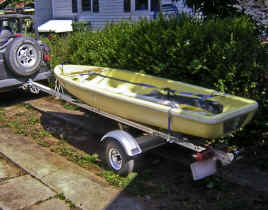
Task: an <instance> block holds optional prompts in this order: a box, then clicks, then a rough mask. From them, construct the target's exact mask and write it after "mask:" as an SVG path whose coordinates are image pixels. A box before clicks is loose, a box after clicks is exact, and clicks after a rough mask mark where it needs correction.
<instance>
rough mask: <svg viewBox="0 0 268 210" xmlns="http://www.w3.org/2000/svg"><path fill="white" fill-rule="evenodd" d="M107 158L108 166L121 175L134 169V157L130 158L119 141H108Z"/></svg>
mask: <svg viewBox="0 0 268 210" xmlns="http://www.w3.org/2000/svg"><path fill="white" fill-rule="evenodd" d="M105 159H106V163H107V164H108V167H109V168H110V169H111V170H113V171H114V172H116V173H117V174H119V175H121V176H127V175H128V174H129V173H131V172H132V171H133V169H134V159H130V158H129V156H128V155H127V154H126V152H125V151H124V149H123V147H122V146H121V145H120V143H119V142H118V141H115V140H112V139H109V140H108V141H107V142H106V144H105Z"/></svg>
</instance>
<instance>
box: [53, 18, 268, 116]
mask: <svg viewBox="0 0 268 210" xmlns="http://www.w3.org/2000/svg"><path fill="white" fill-rule="evenodd" d="M258 35H259V32H258V30H257V28H256V25H255V24H254V23H253V22H252V20H251V19H250V18H248V17H236V18H225V19H213V20H207V21H205V22H202V21H199V20H197V19H194V18H189V17H187V16H184V15H182V16H181V17H180V18H175V17H174V18H172V17H171V18H169V19H165V18H163V17H161V16H160V17H159V18H157V19H156V20H146V19H142V20H140V21H139V22H136V23H133V24H130V23H128V22H123V23H117V24H110V25H107V26H106V27H105V29H104V30H102V31H96V32H79V33H73V34H71V35H69V36H68V37H67V39H65V42H67V43H66V46H68V47H67V48H66V51H65V52H62V53H63V54H61V53H56V54H57V55H59V57H58V58H57V59H58V60H60V59H61V58H64V59H66V61H68V62H70V63H74V64H85V65H97V66H109V67H116V68H121V69H128V70H132V71H140V72H144V73H148V74H153V75H156V76H161V77H166V78H170V79H173V80H180V81H184V82H189V83H192V84H196V85H201V86H204V87H209V88H215V89H217V90H218V91H223V92H228V93H231V94H235V95H239V96H243V97H249V98H253V99H255V100H257V101H258V102H259V104H260V112H259V113H260V115H259V116H263V115H264V113H265V110H267V104H268V101H267V97H266V95H267V85H266V82H265V79H266V80H267V70H268V53H267V45H262V44H261V43H260V41H259V40H258ZM66 40H67V41H66ZM53 46H57V44H55V45H53ZM59 50H60V52H61V51H62V49H59Z"/></svg>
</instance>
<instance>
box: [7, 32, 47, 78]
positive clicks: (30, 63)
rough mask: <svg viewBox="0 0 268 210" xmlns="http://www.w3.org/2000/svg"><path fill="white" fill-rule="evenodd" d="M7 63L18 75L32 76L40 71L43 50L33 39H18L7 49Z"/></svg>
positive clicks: (26, 37)
mask: <svg viewBox="0 0 268 210" xmlns="http://www.w3.org/2000/svg"><path fill="white" fill-rule="evenodd" d="M5 61H6V65H7V67H8V68H9V70H11V71H12V72H13V73H15V74H16V75H18V76H23V77H27V76H31V75H33V74H35V73H36V72H37V71H38V69H39V66H40V63H41V61H42V52H41V48H40V46H39V44H38V43H37V42H36V40H35V39H34V38H32V37H28V36H25V37H17V38H15V39H14V40H13V41H12V43H11V44H10V45H9V46H8V47H7V50H6V52H5Z"/></svg>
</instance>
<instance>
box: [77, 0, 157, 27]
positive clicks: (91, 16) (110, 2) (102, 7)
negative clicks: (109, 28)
mask: <svg viewBox="0 0 268 210" xmlns="http://www.w3.org/2000/svg"><path fill="white" fill-rule="evenodd" d="M133 9H134V8H133ZM152 15H153V13H152V12H149V11H148V12H141V11H138V12H134V11H132V12H129V13H125V12H124V0H99V13H90V12H83V13H81V14H80V15H79V20H88V21H90V23H91V25H92V26H93V27H94V28H103V27H104V25H105V24H107V23H111V22H117V21H122V20H138V19H139V18H140V17H149V18H151V17H152Z"/></svg>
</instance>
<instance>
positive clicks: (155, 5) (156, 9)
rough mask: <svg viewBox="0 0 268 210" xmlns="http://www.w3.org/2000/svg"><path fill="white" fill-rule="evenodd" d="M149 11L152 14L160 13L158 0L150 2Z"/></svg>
mask: <svg viewBox="0 0 268 210" xmlns="http://www.w3.org/2000/svg"><path fill="white" fill-rule="evenodd" d="M151 11H153V12H159V11H160V0H151Z"/></svg>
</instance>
